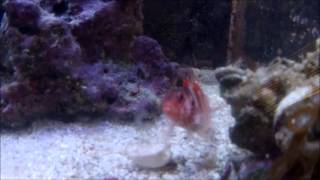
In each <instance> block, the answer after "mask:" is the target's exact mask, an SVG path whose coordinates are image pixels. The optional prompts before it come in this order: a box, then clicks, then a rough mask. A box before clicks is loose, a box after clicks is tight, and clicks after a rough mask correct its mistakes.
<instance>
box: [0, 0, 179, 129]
mask: <svg viewBox="0 0 320 180" xmlns="http://www.w3.org/2000/svg"><path fill="white" fill-rule="evenodd" d="M3 7H4V10H5V15H4V17H3V20H2V22H1V28H0V31H1V34H0V47H1V48H0V59H1V61H0V69H1V74H0V80H1V87H0V95H1V102H0V115H1V120H0V124H2V125H5V126H9V127H17V126H22V125H24V124H26V123H27V122H29V121H32V120H33V119H36V118H39V117H54V118H61V117H63V118H62V119H74V118H75V117H77V116H80V115H83V114H86V115H90V116H97V115H103V114H112V115H113V116H115V117H118V118H120V119H123V118H125V119H137V118H138V119H139V118H142V119H151V118H152V117H153V116H154V115H157V114H159V107H158V104H157V97H156V96H155V94H161V93H162V92H163V91H165V89H166V88H168V87H170V83H171V82H172V81H171V79H172V78H174V77H175V75H174V74H175V71H176V69H177V66H176V65H175V64H172V63H170V62H169V60H168V59H167V58H166V57H165V56H164V54H163V53H162V50H161V47H160V45H159V43H158V42H157V41H155V40H153V39H151V38H149V37H146V36H139V35H141V34H142V19H143V18H142V14H141V7H142V2H141V1H140V0H134V1H125V0H110V1H100V0H93V1H89V0H82V1H65V0H53V1H44V0H36V1H33V0H24V1H22V0H7V1H6V2H5V3H4V6H3ZM150 49H151V50H152V51H149V50H150ZM138 114H139V117H136V116H137V115H138ZM141 114H143V115H141ZM140 115H141V116H140Z"/></svg>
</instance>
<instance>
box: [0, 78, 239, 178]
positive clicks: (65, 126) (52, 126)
mask: <svg viewBox="0 0 320 180" xmlns="http://www.w3.org/2000/svg"><path fill="white" fill-rule="evenodd" d="M202 87H203V89H204V91H205V93H206V94H207V96H208V97H209V100H210V103H211V106H212V107H213V108H215V109H216V110H215V111H213V112H212V129H213V132H212V136H211V138H210V140H205V139H201V138H200V137H197V136H188V134H187V133H186V131H185V130H184V129H182V128H175V131H174V134H173V135H172V137H171V138H170V143H171V144H172V145H171V148H170V151H171V156H172V157H171V161H170V163H169V164H168V165H166V166H165V167H162V168H159V169H145V168H141V167H138V166H137V165H135V164H133V163H132V161H131V160H130V158H128V156H127V152H131V151H130V150H131V149H133V147H137V146H138V147H139V145H140V144H143V143H149V144H156V143H159V142H161V141H162V140H163V133H162V132H163V129H165V128H166V127H167V126H168V124H167V121H166V119H165V118H164V117H163V116H161V117H160V118H159V119H157V120H155V121H154V122H149V123H144V124H143V125H141V124H137V123H130V122H127V123H126V122H117V121H115V120H108V119H107V118H105V119H104V120H96V121H94V122H91V123H86V122H76V123H63V122H58V121H48V120H42V121H37V122H35V123H33V125H32V127H30V128H27V129H25V130H21V131H18V132H7V131H3V132H2V133H1V134H0V138H1V154H0V155H1V168H0V175H1V176H0V178H1V180H2V179H4V180H6V179H112V178H114V179H121V180H122V179H128V180H144V179H154V180H157V179H168V180H175V179H176V180H184V179H186V180H207V179H208V180H209V179H213V180H214V179H219V177H220V176H221V174H222V172H223V169H224V167H225V165H226V163H227V161H228V159H229V157H231V156H235V155H240V154H243V153H245V152H244V151H243V150H241V149H239V148H237V147H236V146H235V145H233V144H232V143H231V142H230V139H229V135H228V131H229V127H231V126H232V125H233V124H234V119H233V118H232V116H231V115H230V106H229V105H227V104H226V103H225V101H224V100H223V99H222V98H221V97H220V96H219V95H218V87H217V86H216V85H214V84H211V83H209V84H203V85H202ZM141 147H142V146H141Z"/></svg>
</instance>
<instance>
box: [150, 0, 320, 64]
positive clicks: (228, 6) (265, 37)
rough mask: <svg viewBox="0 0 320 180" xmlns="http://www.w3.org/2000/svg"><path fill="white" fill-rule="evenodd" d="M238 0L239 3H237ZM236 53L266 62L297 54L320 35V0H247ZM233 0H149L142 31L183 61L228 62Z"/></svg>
mask: <svg viewBox="0 0 320 180" xmlns="http://www.w3.org/2000/svg"><path fill="white" fill-rule="evenodd" d="M234 2H235V1H234ZM241 2H242V3H244V4H245V8H244V13H243V14H242V15H243V17H241V16H239V17H236V18H238V19H237V20H238V21H239V20H240V19H241V18H243V21H241V20H240V21H241V22H240V25H241V27H240V28H239V29H238V31H236V32H235V33H234V34H233V35H234V36H242V37H241V38H242V41H241V42H238V46H239V47H237V48H238V49H240V51H241V53H240V54H239V55H238V57H239V56H243V57H244V58H248V59H253V60H254V61H263V62H268V61H270V60H271V59H272V58H274V57H275V56H277V55H283V56H287V57H293V56H295V55H296V54H298V53H299V50H300V49H301V48H302V47H304V46H306V45H307V44H310V43H311V44H314V43H312V42H314V40H315V39H316V38H317V37H319V36H320V34H319V12H320V4H319V2H320V1H317V0H290V1H282V0H267V1H266V0H255V1H252V0H243V1H241ZM231 10H232V1H231V0H221V1H213V0H175V1H172V0H145V1H144V32H145V33H146V34H147V35H149V36H151V37H154V38H155V39H157V40H158V41H159V42H160V44H161V45H162V46H163V48H164V50H165V52H166V54H167V55H168V56H169V57H170V58H172V59H174V60H176V61H178V62H180V63H185V64H190V65H196V66H202V65H206V66H210V67H216V66H220V65H223V64H225V63H226V60H227V50H228V49H227V47H228V40H229V37H228V36H229V24H230V17H231Z"/></svg>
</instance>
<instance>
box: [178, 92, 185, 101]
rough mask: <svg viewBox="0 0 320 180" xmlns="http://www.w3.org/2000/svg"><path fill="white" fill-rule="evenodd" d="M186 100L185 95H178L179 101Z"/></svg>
mask: <svg viewBox="0 0 320 180" xmlns="http://www.w3.org/2000/svg"><path fill="white" fill-rule="evenodd" d="M183 99H184V95H183V94H182V93H178V101H182V100H183Z"/></svg>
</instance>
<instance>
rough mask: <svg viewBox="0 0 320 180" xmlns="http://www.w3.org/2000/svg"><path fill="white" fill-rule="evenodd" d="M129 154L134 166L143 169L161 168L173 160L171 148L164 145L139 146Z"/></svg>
mask: <svg viewBox="0 0 320 180" xmlns="http://www.w3.org/2000/svg"><path fill="white" fill-rule="evenodd" d="M128 154H129V158H130V159H131V160H132V162H133V163H134V164H136V165H138V166H140V167H143V168H160V167H162V166H164V165H166V164H167V163H168V162H169V161H170V158H171V153H170V148H168V146H166V145H164V144H148V145H139V146H137V147H135V150H134V151H133V152H130V153H128Z"/></svg>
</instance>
